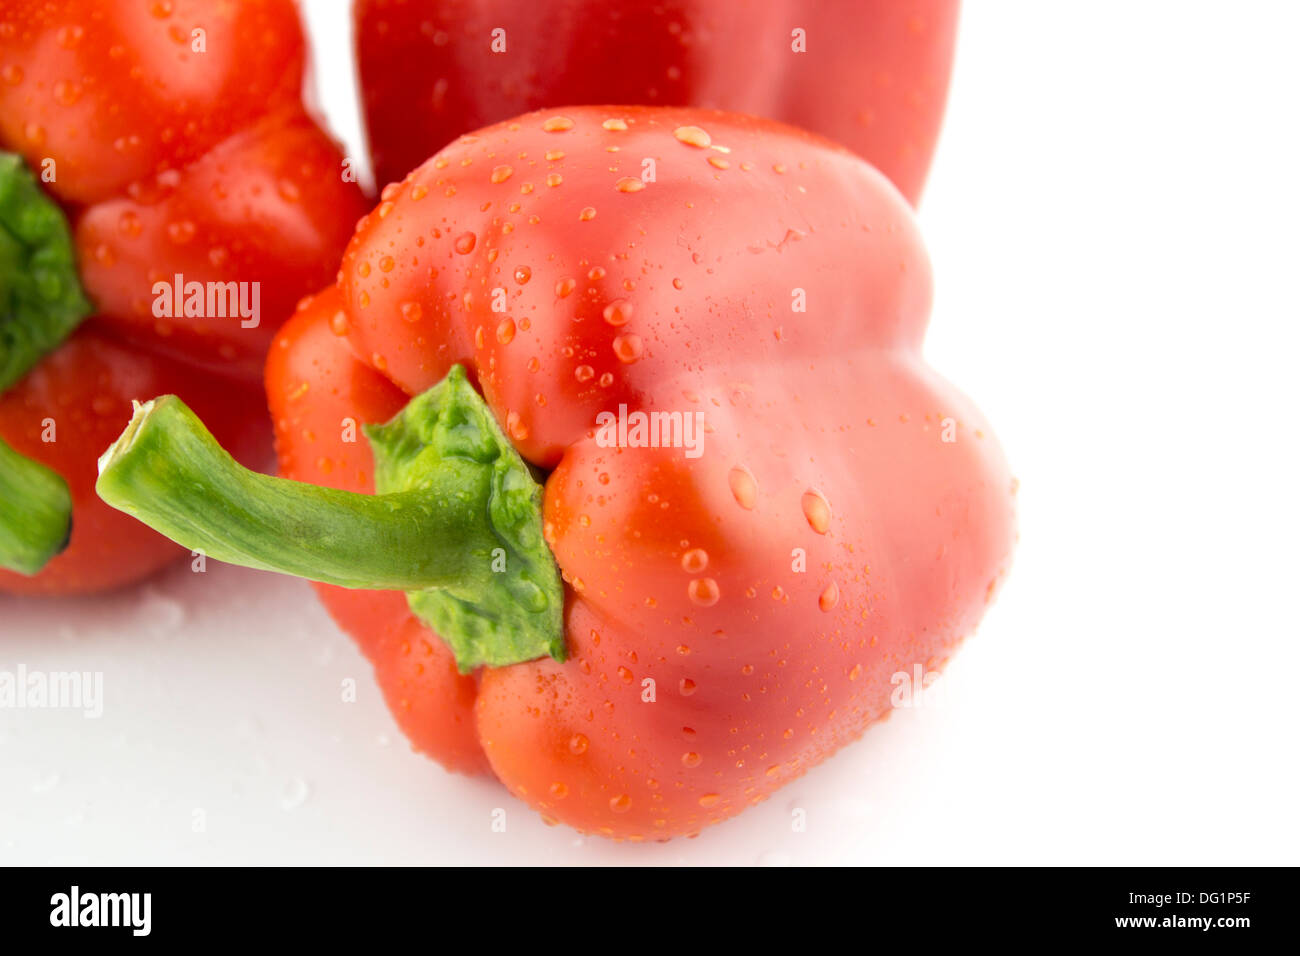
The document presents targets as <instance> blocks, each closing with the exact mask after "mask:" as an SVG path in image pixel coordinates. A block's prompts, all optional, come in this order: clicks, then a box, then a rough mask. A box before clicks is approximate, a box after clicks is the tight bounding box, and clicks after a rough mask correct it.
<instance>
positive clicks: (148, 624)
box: [136, 588, 185, 637]
mask: <svg viewBox="0 0 1300 956" xmlns="http://www.w3.org/2000/svg"><path fill="white" fill-rule="evenodd" d="M136 619H137V622H138V623H139V626H140V627H142V628H144V629H146V630H148V631H149V633H151V634H154V635H157V636H159V637H170V636H172V635H173V634H175V632H176V629H177V628H179V627H180V626H181V624H182V623H184V621H185V607H184V605H182V604H181V602H180V601H177V600H176V599H175V598H172V597H168V596H167V595H166V594H163V593H162V592H161V591H159V590H158V589H157V588H146V589H145V591H144V593H143V594H141V595H140V604H139V609H138V611H137V612H136Z"/></svg>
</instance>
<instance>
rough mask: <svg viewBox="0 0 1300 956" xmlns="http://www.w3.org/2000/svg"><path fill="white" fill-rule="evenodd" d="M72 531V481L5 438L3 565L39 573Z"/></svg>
mask: <svg viewBox="0 0 1300 956" xmlns="http://www.w3.org/2000/svg"><path fill="white" fill-rule="evenodd" d="M71 533H72V495H71V494H69V492H68V483H67V482H66V481H64V480H63V479H62V478H61V477H59V475H58V474H57V473H55V472H53V471H51V470H50V469H49V468H46V467H45V466H44V465H42V464H40V463H39V462H36V461H33V460H32V459H30V458H28V457H26V456H25V455H20V454H18V452H16V451H14V450H13V449H12V448H10V447H9V445H8V444H7V443H5V442H4V441H3V440H2V439H0V567H3V568H8V569H9V570H11V571H17V572H18V573H19V574H35V573H36V572H37V571H39V570H40V569H41V568H43V567H44V566H45V564H46V562H47V561H49V560H50V558H52V557H54V556H55V555H56V554H58V553H59V552H60V551H62V550H63V549H64V548H66V547H67V546H68V537H69V536H70V535H71Z"/></svg>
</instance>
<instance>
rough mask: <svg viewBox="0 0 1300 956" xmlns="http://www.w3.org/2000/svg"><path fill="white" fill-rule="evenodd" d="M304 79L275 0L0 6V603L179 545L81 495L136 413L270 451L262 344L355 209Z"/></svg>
mask: <svg viewBox="0 0 1300 956" xmlns="http://www.w3.org/2000/svg"><path fill="white" fill-rule="evenodd" d="M304 65H305V64H304V44H303V36H302V30H301V26H300V23H299V20H298V12H297V9H296V8H295V6H294V4H293V3H292V2H291V0H249V2H241V3H227V2H222V0H160V2H156V3H137V2H120V3H109V4H105V3H102V2H96V0H69V2H63V3H45V2H37V0H30V2H4V3H0V150H4V151H8V152H6V153H4V155H3V157H0V492H2V494H0V567H8V568H9V569H10V570H8V571H6V570H0V590H5V591H18V592H29V593H68V592H80V591H94V590H99V589H104V588H110V587H114V586H116V585H120V584H123V583H126V582H129V581H132V580H135V579H137V578H140V577H142V576H144V575H146V574H148V573H150V572H151V571H153V570H155V569H157V568H158V567H159V566H161V565H162V564H163V563H164V562H166V561H168V560H170V559H171V558H173V557H174V556H175V555H176V554H177V551H176V548H175V546H174V545H172V544H171V543H170V542H168V541H166V540H164V539H163V538H161V537H160V536H158V535H156V534H154V533H153V532H151V531H149V530H148V529H146V528H144V527H142V526H141V525H139V524H138V523H136V522H133V521H130V520H129V519H127V518H125V517H124V516H123V515H121V514H120V513H118V512H116V511H114V510H112V509H110V508H108V507H106V506H105V505H104V504H103V502H102V501H100V500H99V499H98V497H96V495H95V494H94V481H95V474H96V473H95V456H96V454H97V453H98V451H99V450H100V449H102V448H103V447H104V445H105V444H106V443H107V442H109V441H111V440H112V438H113V436H114V435H116V434H117V432H118V431H119V429H120V424H121V420H122V418H123V416H125V415H129V413H130V408H131V400H132V399H133V398H138V397H146V396H148V395H152V394H157V393H158V392H159V391H175V392H178V393H179V394H181V395H183V396H185V398H186V400H187V401H190V402H192V403H194V405H195V407H196V408H199V409H200V410H202V412H203V414H204V417H205V418H206V419H207V420H208V421H209V422H210V423H211V424H212V426H213V428H214V429H216V430H217V432H218V433H219V434H220V435H221V436H222V440H223V441H225V442H227V443H229V444H230V446H231V447H232V449H234V450H235V451H236V452H237V453H238V454H240V455H241V456H244V457H250V456H252V457H255V456H256V455H257V453H258V452H259V450H265V451H268V452H269V442H268V441H267V437H268V435H269V432H268V429H267V426H266V416H265V411H264V404H263V401H262V397H261V393H260V390H259V389H258V388H257V382H258V380H259V379H260V376H261V369H262V364H263V362H264V356H265V354H266V350H267V347H268V345H269V344H270V341H271V338H272V336H273V335H274V333H275V329H276V327H277V326H278V325H279V324H280V321H281V320H282V319H283V317H284V316H286V315H288V314H289V313H290V312H291V311H292V309H293V306H294V303H295V302H296V301H297V300H298V299H299V298H300V297H301V296H303V295H305V294H307V293H309V292H311V291H313V290H315V289H317V288H319V287H320V285H321V283H323V282H326V281H329V279H330V277H331V276H332V274H333V271H334V263H336V262H337V260H338V256H339V254H340V253H341V251H342V249H343V247H344V246H345V244H346V243H347V240H348V237H349V235H350V233H351V229H352V226H353V225H354V223H355V222H356V219H357V218H358V217H359V216H360V215H361V214H362V213H363V212H364V211H365V204H364V200H363V197H362V195H361V193H360V191H359V189H358V188H357V186H356V185H355V183H354V182H351V181H345V175H344V174H345V172H346V169H345V167H343V166H342V165H341V163H342V156H341V155H340V153H339V150H338V148H337V147H336V146H335V144H334V143H333V142H332V141H331V140H330V139H329V138H328V136H327V135H326V134H325V133H324V132H323V131H322V130H321V129H320V127H319V126H317V124H316V123H315V122H314V121H313V119H312V118H311V117H310V116H309V115H308V114H307V112H306V111H305V110H304V107H303V102H302V94H301V87H302V80H303V72H304ZM353 178H354V177H351V176H347V177H346V179H347V180H351V179H353ZM69 223H70V225H69ZM226 283H230V284H231V285H226ZM196 284H197V285H196ZM177 287H178V288H179V292H180V295H179V296H178V295H177V294H176V288H177ZM195 289H199V290H201V293H200V296H199V298H198V299H192V298H191V293H193V291H194V290H195ZM83 319H86V321H85V324H84V325H81V327H80V328H79V329H78V328H77V325H78V323H80V322H81V321H82V320H83ZM70 512H71V540H70V541H69V540H68V522H69V517H70V514H69V513H70ZM65 544H66V550H63V551H62V553H61V554H59V555H58V556H57V557H54V558H53V560H50V558H51V556H52V555H53V554H55V553H57V552H58V551H59V550H60V549H61V548H62V547H63V546H64V545H65ZM47 561H48V563H46V562H47ZM20 572H21V573H20ZM37 572H39V573H37Z"/></svg>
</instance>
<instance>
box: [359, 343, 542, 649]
mask: <svg viewBox="0 0 1300 956" xmlns="http://www.w3.org/2000/svg"><path fill="white" fill-rule="evenodd" d="M365 433H366V437H367V438H369V439H370V445H371V448H372V449H373V451H374V455H375V490H376V491H377V492H378V493H379V494H381V495H386V494H393V493H398V492H407V491H411V490H415V489H419V490H421V491H425V492H427V493H428V495H429V498H430V500H431V501H437V502H444V503H445V502H447V501H449V500H451V499H455V500H456V501H457V502H458V506H459V507H453V508H452V509H451V510H453V511H454V510H459V509H462V508H463V509H464V511H465V512H466V513H468V514H471V515H475V516H476V518H478V519H480V520H479V521H476V523H477V524H481V527H480V528H479V531H480V532H487V533H486V534H484V533H480V534H479V535H478V536H477V538H476V542H477V543H476V546H475V549H474V553H473V556H472V559H471V560H470V561H469V562H467V563H466V564H465V565H464V566H463V567H462V569H461V571H462V575H461V580H459V581H458V582H456V584H455V585H453V586H449V587H441V588H426V589H421V590H413V591H407V594H406V597H407V601H408V602H409V603H410V605H411V610H412V611H414V612H415V614H416V616H417V617H419V618H420V620H422V621H424V622H425V623H426V624H428V625H429V626H430V627H431V628H433V629H434V630H435V631H437V632H438V633H439V634H440V635H442V637H443V639H444V640H445V641H446V642H447V643H448V644H449V645H450V646H451V649H452V651H453V652H454V653H455V655H456V663H457V666H458V667H459V668H460V670H461V671H462V672H469V671H472V670H473V669H474V668H476V667H479V666H484V665H485V666H488V667H501V666H504V665H506V664H513V663H517V662H519V661H526V660H532V659H533V658H536V657H541V656H544V655H547V654H549V655H550V656H552V657H554V658H555V659H556V660H564V631H563V621H562V615H563V610H564V595H563V590H562V588H561V586H560V578H559V574H558V573H557V571H556V567H555V559H554V558H552V557H551V552H550V549H549V548H548V547H547V546H546V541H545V539H544V538H543V536H542V489H541V486H540V485H538V484H537V482H536V481H534V480H533V476H532V474H531V473H530V472H529V470H528V466H527V465H526V464H525V463H524V460H523V459H522V458H520V457H519V453H518V452H516V451H515V450H514V447H513V446H512V445H511V444H510V442H509V441H508V440H507V439H506V436H505V435H504V434H503V433H502V431H501V427H500V426H499V425H498V424H497V422H496V419H495V418H493V416H492V412H491V410H490V409H489V408H488V407H487V405H486V403H484V401H483V399H481V398H480V397H479V395H478V393H477V392H476V391H474V387H473V386H472V385H470V384H469V381H468V380H467V379H466V377H465V370H464V369H463V368H462V367H461V366H459V365H455V366H453V367H452V369H451V371H450V372H449V373H448V374H447V377H446V378H444V379H443V380H442V381H441V382H440V383H438V384H437V385H435V386H434V387H433V388H431V389H429V390H428V391H427V392H424V393H423V394H421V395H418V396H416V397H415V398H413V399H411V401H410V402H409V403H408V404H407V406H406V408H404V409H403V410H402V411H401V412H400V413H399V414H398V415H397V416H396V417H395V418H393V419H392V420H391V421H389V422H388V423H386V424H384V425H368V426H366V428H365ZM482 519H486V521H485V522H483V521H482Z"/></svg>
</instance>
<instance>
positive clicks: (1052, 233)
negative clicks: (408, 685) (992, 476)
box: [0, 0, 1300, 865]
mask: <svg viewBox="0 0 1300 956" xmlns="http://www.w3.org/2000/svg"><path fill="white" fill-rule="evenodd" d="M309 7H310V8H311V10H310V14H311V17H312V20H313V24H314V26H315V27H318V28H320V29H318V30H317V34H318V35H317V41H318V44H320V49H319V52H318V54H317V57H318V63H320V64H324V67H323V68H321V69H318V82H319V84H320V86H321V87H322V101H323V102H324V103H325V104H327V106H328V107H329V110H328V112H329V116H330V119H331V122H332V123H333V124H334V126H335V129H336V130H340V131H344V132H345V133H348V134H349V140H350V143H351V144H359V135H358V133H357V129H358V127H357V123H356V118H355V113H354V108H353V105H352V103H351V101H350V99H349V93H348V89H349V87H348V86H347V83H348V82H349V81H350V74H349V73H348V70H347V68H346V66H345V64H346V63H347V62H348V50H347V47H346V41H345V39H344V38H343V34H342V32H341V30H342V28H343V26H344V24H343V22H342V20H343V16H342V8H343V4H342V3H341V2H320V0H313V2H312V3H310V4H309ZM1298 29H1300V7H1297V6H1296V5H1293V4H1288V3H1284V2H1281V0H1278V2H1275V3H1265V2H1257V3H1247V4H1239V5H1234V6H1231V7H1229V6H1225V5H1223V4H1209V3H1204V4H1202V3H1173V2H1162V3H1157V2H1141V3H1132V2H1110V3H1096V2H1089V3H1083V2H1075V3H1051V4H1047V3H1041V2H1038V0H1019V2H1009V0H997V2H992V0H973V2H969V3H968V5H967V9H966V12H965V18H964V22H963V24H962V31H961V39H960V43H959V57H958V66H957V72H956V76H955V83H954V88H953V95H952V99H951V107H950V112H949V117H948V125H947V127H946V131H945V133H944V137H943V141H942V144H941V148H940V152H939V158H938V161H937V163H936V166H935V170H934V174H933V177H932V180H931V185H930V188H929V191H928V193H927V196H926V201H925V210H924V214H923V216H922V221H923V225H924V227H925V231H926V235H927V238H928V241H929V243H930V246H931V251H932V253H933V256H934V260H935V271H936V277H937V303H936V313H935V317H934V321H933V323H932V327H931V333H930V337H929V346H928V354H929V357H930V360H931V361H932V363H933V364H934V365H935V366H936V367H937V368H939V369H940V370H942V371H943V372H944V374H946V375H947V376H949V377H950V378H952V379H953V380H954V381H956V382H957V383H959V384H960V385H961V386H962V387H963V388H964V389H965V390H967V391H968V392H969V393H970V394H971V395H973V396H974V397H975V398H976V399H977V401H978V402H979V403H980V404H981V406H982V407H983V409H984V410H985V412H987V414H988V415H989V417H990V419H991V420H992V421H993V422H995V423H996V424H997V426H998V429H999V433H1000V436H1001V438H1002V440H1003V442H1004V444H1005V445H1006V447H1007V449H1008V452H1009V454H1010V455H1011V458H1012V462H1013V464H1014V465H1015V467H1016V471H1017V473H1018V475H1019V477H1020V479H1021V493H1020V499H1021V507H1022V514H1021V531H1022V542H1021V547H1020V551H1019V553H1018V556H1017V563H1016V567H1015V568H1014V571H1013V573H1012V575H1011V578H1010V580H1009V582H1008V585H1007V587H1006V589H1005V591H1004V592H1003V594H1002V596H1001V598H1000V600H999V603H998V604H997V605H996V606H995V608H994V609H993V611H992V612H991V613H990V614H989V616H988V617H987V618H986V620H985V622H984V624H983V626H982V627H981V629H980V633H979V634H978V635H977V636H976V638H975V639H974V640H973V641H972V642H971V643H970V644H969V645H968V646H967V647H966V648H965V649H964V650H963V651H962V653H961V654H960V655H958V657H957V658H956V659H955V661H954V663H953V664H952V666H951V667H950V668H949V670H948V673H947V675H946V676H945V677H944V679H943V682H942V684H941V686H945V687H946V690H947V695H946V700H945V702H944V705H943V706H940V707H933V708H922V709H918V710H910V711H900V712H899V713H897V714H895V715H894V717H893V719H892V720H890V721H888V722H887V723H886V724H884V725H882V726H879V727H877V728H874V729H872V730H871V731H870V732H869V733H868V734H867V736H866V737H865V738H864V740H863V741H862V742H861V743H859V744H857V745H855V746H853V747H851V748H849V749H847V750H846V751H844V752H842V753H841V754H840V755H838V756H837V757H835V758H834V759H833V760H832V761H830V762H829V763H828V764H826V765H824V766H822V767H820V768H818V769H817V770H815V771H814V772H812V773H811V774H809V775H808V776H807V777H806V778H804V779H803V780H801V781H798V782H796V783H795V784H793V785H791V786H790V787H788V788H786V789H785V790H783V791H781V792H780V793H779V794H778V795H777V796H776V797H775V798H774V799H772V800H771V801H769V802H768V803H767V804H765V805H763V806H760V807H758V808H755V809H753V810H750V811H747V812H746V813H745V814H743V815H742V816H741V817H740V818H739V819H737V820H736V821H733V822H731V823H728V824H726V825H723V826H721V827H718V828H714V829H712V830H709V831H706V832H705V833H704V834H703V835H702V836H701V837H699V838H698V839H696V840H693V841H677V842H674V843H671V844H668V845H666V846H637V847H626V846H616V845H612V844H608V843H606V842H603V841H600V840H581V839H579V838H578V837H577V836H576V835H575V834H574V833H572V832H571V831H569V830H566V829H563V828H559V829H548V828H547V827H545V826H544V825H543V824H542V823H541V822H540V821H539V820H538V818H537V817H536V816H535V815H534V814H533V813H532V812H531V811H529V810H528V809H527V808H526V807H524V806H522V805H521V804H518V803H516V802H514V801H512V800H510V799H509V798H508V797H507V796H505V794H504V793H503V792H502V791H501V790H500V789H499V788H497V787H496V786H495V785H493V784H491V783H489V782H486V781H470V780H466V779H463V778H460V777H453V776H450V775H447V774H445V773H443V772H442V771H441V770H440V769H439V768H438V767H436V766H435V765H434V764H432V763H430V762H428V761H426V760H424V759H422V758H418V757H416V756H414V755H412V754H410V753H409V751H408V749H407V747H406V745H405V743H404V742H403V740H402V738H401V735H400V734H399V733H398V732H397V731H396V729H395V728H394V726H393V724H392V721H391V719H390V718H389V716H388V714H387V712H386V709H385V707H384V705H383V703H382V701H381V700H380V699H379V696H378V692H377V690H376V689H375V687H374V684H373V682H372V681H371V680H370V677H369V673H368V667H367V666H366V665H365V663H364V662H363V661H362V660H361V658H360V657H359V655H358V654H357V652H356V651H355V650H354V648H353V646H352V645H351V643H350V642H349V641H348V640H347V639H346V638H344V637H343V636H342V635H341V634H339V633H338V631H337V630H336V629H335V628H334V627H333V625H332V624H331V623H330V622H329V620H328V618H327V617H326V616H325V614H324V612H323V611H322V610H321V609H320V608H319V606H318V605H317V604H316V603H315V601H314V600H313V599H312V597H311V595H310V593H309V589H308V588H307V586H306V585H304V584H301V583H298V582H294V581H288V580H282V579H278V578H274V577H273V576H270V575H263V574H256V573H253V572H245V571H241V570H238V569H233V568H225V567H210V568H209V571H208V573H207V574H206V575H195V574H192V573H190V572H189V570H188V568H186V567H184V566H182V567H179V568H177V569H174V570H173V571H170V572H168V573H167V574H165V575H163V576H161V577H160V578H158V579H157V580H155V581H153V582H150V583H148V584H146V585H143V586H142V587H140V588H138V589H135V590H131V591H127V592H124V593H122V594H118V595H113V596H110V597H106V598H100V599H95V600H85V601H76V602H70V603H61V604H53V603H38V602H27V601H19V600H16V599H13V598H0V630H2V631H3V634H2V636H0V668H13V667H15V666H16V664H17V663H18V662H20V661H21V662H23V663H25V664H26V666H27V667H28V668H32V669H38V668H39V669H51V670H55V669H73V668H75V669H79V670H102V671H103V672H104V675H105V677H104V680H105V698H106V701H105V710H104V716H103V717H102V718H100V719H98V720H88V719H85V718H83V717H81V716H79V715H78V714H76V713H69V712H61V711H50V710H47V711H3V710H0V861H5V862H20V863H42V862H51V861H58V862H94V863H108V862H112V863H127V862H196V863H244V862H279V863H294V862H299V863H321V862H353V863H358V862H371V863H416V862H469V863H497V862H514V863H527V862H537V863H541V862H560V863H597V862H599V863H610V862H615V863H618V862H634V863H645V862H653V863H659V862H663V863H722V862H738V863H781V862H796V863H821V862H864V863H881V864H891V865H898V864H920V863H1153V864H1155V863H1211V864H1213V863H1290V864H1295V863H1297V862H1300V852H1298V851H1300V838H1298V835H1297V826H1296V822H1295V813H1294V808H1295V806H1296V804H1297V802H1298V800H1297V798H1298V796H1300V795H1298V794H1297V773H1298V771H1297V759H1296V753H1297V720H1296V716H1295V711H1294V706H1293V705H1292V704H1291V703H1290V702H1291V700H1292V699H1294V696H1295V693H1296V691H1295V680H1296V675H1297V673H1300V668H1297V666H1296V665H1297V663H1298V662H1297V656H1298V648H1300V642H1298V641H1297V636H1298V635H1297V625H1296V608H1295V599H1294V594H1295V593H1296V580H1295V579H1296V571H1297V567H1296V565H1297V561H1296V558H1295V540H1296V535H1297V532H1298V531H1300V527H1298V525H1300V522H1298V521H1297V504H1296V451H1295V448H1296V441H1297V436H1296V434H1295V431H1296V426H1295V421H1294V419H1295V397H1296V396H1295V393H1296V389H1295V379H1296V374H1295V364H1296V354H1297V345H1300V341H1298V339H1300V335H1298V333H1297V327H1298V324H1300V305H1298V304H1297V302H1298V298H1297V286H1296V276H1297V274H1298V272H1300V269H1298V266H1297V264H1298V263H1300V232H1298V231H1297V223H1298V222H1300V190H1298V188H1297V183H1296V177H1297V171H1300V141H1298V135H1300V134H1298V133H1297V124H1296V120H1295V116H1296V113H1295V96H1296V93H1297V91H1298V90H1300V65H1298V63H1300V61H1297V59H1296V58H1295V56H1294V51H1293V49H1292V47H1293V43H1294V37H1295V36H1296V35H1297V31H1298ZM350 149H351V152H352V153H353V154H354V155H359V154H360V153H359V149H358V148H357V147H356V145H351V146H350ZM349 677H350V678H354V679H356V681H357V686H358V689H359V699H358V701H357V702H356V703H354V704H344V703H342V702H340V696H341V695H340V685H341V681H342V680H344V679H345V678H349ZM494 807H504V808H505V809H506V811H507V815H508V816H507V819H508V826H507V830H506V832H505V833H493V832H491V830H490V828H489V814H490V813H491V811H492V809H493V808H494ZM794 808H802V809H804V810H805V811H806V813H807V821H808V827H807V831H806V832H804V833H793V832H791V827H790V819H791V811H792V810H793V809H794ZM196 810H201V811H203V812H204V814H205V819H206V831H205V832H201V833H196V832H194V828H193V820H194V819H195V817H194V813H195V811H196Z"/></svg>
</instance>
